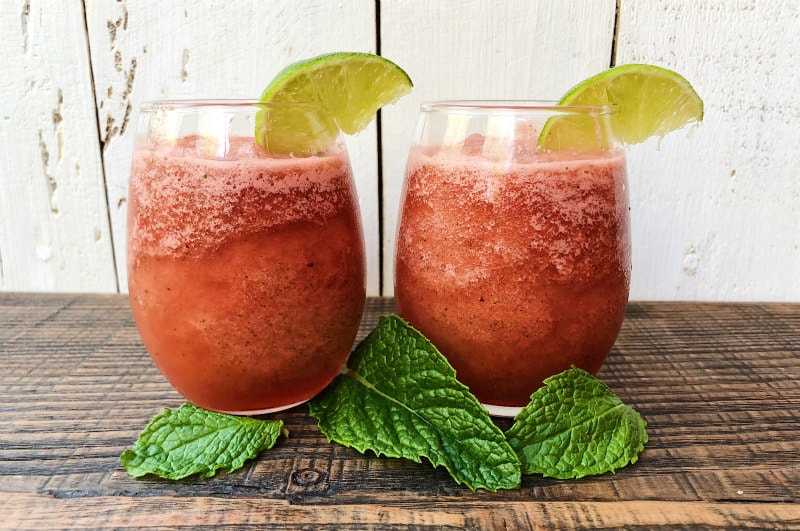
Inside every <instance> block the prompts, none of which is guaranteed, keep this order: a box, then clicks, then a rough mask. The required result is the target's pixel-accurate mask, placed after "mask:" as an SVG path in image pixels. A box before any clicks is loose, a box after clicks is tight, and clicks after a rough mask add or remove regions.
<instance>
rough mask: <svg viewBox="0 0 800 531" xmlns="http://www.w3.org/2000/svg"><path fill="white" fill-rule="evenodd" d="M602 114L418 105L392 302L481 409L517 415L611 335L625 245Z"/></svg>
mask: <svg viewBox="0 0 800 531" xmlns="http://www.w3.org/2000/svg"><path fill="white" fill-rule="evenodd" d="M611 113H613V109H611V108H608V107H559V106H557V105H556V103H555V102H534V101H526V102H508V101H506V102H503V101H471V102H435V103H428V104H424V105H423V106H422V108H421V111H420V115H419V119H418V124H417V130H416V134H415V138H414V142H413V145H412V147H411V152H410V155H409V158H408V163H407V168H406V175H405V181H404V188H403V194H402V199H401V208H400V216H399V222H398V233H397V240H396V249H395V284H394V294H395V299H396V303H397V309H398V313H399V314H400V316H402V317H403V318H405V319H406V320H408V321H409V323H410V324H411V325H413V326H414V327H416V328H417V329H418V330H420V331H421V332H422V333H423V334H425V335H426V336H427V337H428V338H429V339H430V340H431V342H432V343H433V344H434V345H436V346H437V347H438V348H439V350H440V351H441V352H442V354H444V355H445V357H447V359H448V360H449V361H450V363H451V364H452V365H453V366H454V368H455V369H456V371H457V377H458V379H459V380H460V381H461V382H463V383H464V384H466V385H467V386H468V387H469V388H470V390H471V391H472V392H473V393H474V394H475V395H476V397H477V398H478V399H479V400H480V401H481V402H482V403H483V404H484V405H485V406H486V407H487V409H488V410H489V412H490V413H492V414H495V415H504V416H512V415H514V414H516V412H518V411H519V409H520V408H521V407H522V406H524V405H526V404H527V403H528V402H529V400H530V396H531V394H532V393H533V392H534V391H535V390H536V389H537V388H539V387H540V386H541V385H542V381H543V380H544V379H545V378H547V377H549V376H552V375H554V374H556V373H559V372H561V371H563V370H566V369H568V368H570V366H572V365H575V366H577V367H580V368H582V369H585V370H587V371H589V372H591V373H595V372H597V371H598V370H599V369H600V366H601V365H602V364H603V363H604V361H605V359H606V357H607V355H608V354H609V351H610V350H611V348H612V345H613V344H614V341H615V339H616V337H617V334H618V333H619V330H620V327H621V324H622V320H623V314H624V312H625V306H626V303H627V300H628V290H629V284H630V272H631V244H630V223H629V213H628V210H629V208H628V190H627V175H626V162H625V153H624V151H623V150H622V148H621V147H620V146H619V145H618V143H617V142H616V141H615V140H614V138H613V134H612V132H611V129H610V127H609V120H608V116H610V114H611ZM543 130H544V133H543ZM575 131H589V132H590V135H589V137H588V138H578V139H577V140H576V133H575ZM569 139H571V141H569V142H568V141H567V140H569Z"/></svg>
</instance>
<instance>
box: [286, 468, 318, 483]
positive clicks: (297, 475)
mask: <svg viewBox="0 0 800 531" xmlns="http://www.w3.org/2000/svg"><path fill="white" fill-rule="evenodd" d="M326 476H327V474H326V473H325V472H323V471H322V470H317V469H316V468H304V469H302V470H296V471H295V472H294V474H293V475H292V483H294V484H295V485H297V486H299V487H311V486H312V485H317V484H319V483H321V482H322V481H323V480H324V479H325V477H326Z"/></svg>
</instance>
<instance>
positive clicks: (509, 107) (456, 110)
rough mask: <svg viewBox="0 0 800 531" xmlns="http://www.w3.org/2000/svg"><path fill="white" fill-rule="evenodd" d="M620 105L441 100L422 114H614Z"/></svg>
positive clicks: (424, 107) (431, 103)
mask: <svg viewBox="0 0 800 531" xmlns="http://www.w3.org/2000/svg"><path fill="white" fill-rule="evenodd" d="M617 110H618V105H616V104H609V105H559V104H558V102H557V101H555V100H441V101H426V102H423V103H422V104H421V105H420V112H450V113H453V114H468V115H483V114H487V113H489V112H492V113H505V114H516V113H522V114H525V113H536V112H561V113H565V114H569V113H576V114H591V115H602V114H614V113H616V112H617Z"/></svg>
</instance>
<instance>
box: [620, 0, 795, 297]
mask: <svg viewBox="0 0 800 531" xmlns="http://www.w3.org/2000/svg"><path fill="white" fill-rule="evenodd" d="M616 62H617V64H623V63H641V62H644V63H652V64H658V65H662V66H666V67H668V68H672V69H674V70H677V71H678V72H681V73H682V74H684V75H685V76H686V77H687V78H688V79H689V80H690V81H691V82H692V83H693V85H694V86H695V88H696V89H697V91H698V93H699V94H700V96H701V97H702V98H703V99H704V101H705V119H704V120H703V124H702V125H701V126H700V127H698V128H697V129H696V130H695V131H694V134H692V135H691V138H687V134H686V132H678V133H673V134H671V135H668V136H667V137H666V138H664V139H663V140H662V141H660V142H659V141H658V140H657V139H656V140H653V141H651V142H647V143H645V144H643V145H641V146H635V147H633V148H631V149H629V151H628V160H629V166H628V171H629V175H630V185H631V225H632V230H633V271H634V273H633V279H632V285H631V296H632V298H634V299H636V298H643V297H647V298H649V299H683V300H686V299H693V300H710V299H720V298H724V299H727V300H773V301H781V300H783V301H798V300H800V282H797V281H796V280H793V279H792V278H791V277H795V278H796V277H797V273H798V272H800V179H797V172H798V162H797V161H798V160H800V128H798V127H797V122H798V121H800V103H798V102H799V101H800V100H798V98H797V96H796V94H795V91H796V88H797V87H800V3H798V2H796V1H795V0H776V1H772V2H764V1H752V0H751V1H739V0H657V1H652V2H638V1H635V0H622V1H621V2H620V21H619V28H618V39H617V57H616ZM659 145H660V149H659ZM790 272H791V273H790ZM787 274H788V275H789V276H787Z"/></svg>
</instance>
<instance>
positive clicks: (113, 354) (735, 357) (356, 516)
mask: <svg viewBox="0 0 800 531" xmlns="http://www.w3.org/2000/svg"><path fill="white" fill-rule="evenodd" d="M391 311H393V301H392V300H391V299H388V298H384V299H370V300H369V301H368V308H367V312H366V315H365V318H364V322H363V324H362V328H361V331H360V334H359V337H364V336H365V335H366V333H367V332H368V331H369V330H371V329H372V328H373V327H374V326H375V325H376V324H377V319H378V316H379V315H382V314H385V313H389V312H391ZM599 376H600V377H601V378H602V379H603V381H605V382H606V383H607V384H608V385H609V386H610V387H611V388H612V389H613V390H614V391H615V392H616V393H617V394H618V396H619V397H620V398H621V399H622V400H623V401H624V402H626V403H628V404H630V405H631V406H633V407H634V408H636V409H637V410H638V411H639V412H640V413H641V414H642V416H643V417H644V418H645V419H646V420H647V422H648V433H649V435H650V441H649V443H648V445H647V446H646V448H645V450H644V452H643V453H642V454H641V456H640V460H639V462H638V463H636V464H635V465H633V466H630V467H627V468H625V469H622V470H620V471H618V472H617V473H616V474H614V475H603V476H599V477H590V478H584V479H582V480H577V481H560V480H553V479H545V478H542V477H539V476H526V477H524V479H523V482H522V486H521V488H520V489H519V490H516V491H504V492H499V493H486V492H482V491H478V492H471V491H469V489H467V488H465V487H461V486H458V485H456V484H455V483H454V481H453V480H452V479H451V478H450V477H449V476H448V475H447V473H446V472H444V471H442V470H441V469H433V468H432V467H430V465H429V464H427V463H425V464H416V463H413V462H410V461H405V460H400V459H388V458H376V457H375V456H374V455H372V454H369V455H366V456H365V455H361V454H359V453H358V452H356V451H354V450H352V449H348V448H344V447H342V446H339V445H336V444H332V443H329V442H327V441H326V439H325V437H324V436H322V435H321V433H320V432H319V430H318V428H317V427H316V424H315V422H314V421H313V419H310V418H309V416H308V414H307V408H306V406H299V407H297V408H295V409H292V410H289V411H286V412H282V413H277V414H274V415H272V417H274V418H281V419H283V420H284V422H285V423H286V426H287V428H288V429H289V431H290V433H291V435H290V437H289V438H288V439H281V440H280V441H279V443H278V445H277V446H276V447H275V448H273V449H272V450H269V451H267V452H264V453H262V454H261V455H260V456H259V457H258V458H257V459H256V460H254V461H251V462H249V463H248V464H246V465H245V467H244V468H243V469H242V470H239V471H237V472H235V473H233V474H227V475H226V474H223V475H220V476H219V477H217V478H214V479H210V480H197V479H188V480H184V481H180V482H166V481H161V480H157V479H152V478H148V479H144V480H134V479H132V478H130V477H129V476H128V475H127V474H126V473H125V471H124V469H122V468H121V466H120V465H119V454H120V453H121V452H122V451H123V450H124V449H125V448H127V447H130V446H131V445H132V444H133V442H134V440H135V439H136V436H137V435H138V432H139V431H140V430H141V429H142V428H143V427H144V426H145V425H146V424H147V422H148V421H149V420H150V418H152V416H153V415H155V414H156V413H158V412H159V411H161V410H162V409H163V408H164V407H177V406H178V405H180V403H181V402H182V400H181V398H180V396H178V395H177V394H176V393H175V391H173V390H172V388H171V387H170V386H169V385H168V384H167V383H166V381H165V380H164V379H163V377H161V375H160V374H159V373H158V371H157V370H156V369H155V367H154V366H153V365H152V362H151V361H150V359H149V357H148V356H147V354H146V353H145V351H144V349H143V347H142V346H141V343H140V341H139V338H138V334H137V331H136V328H135V326H134V324H133V321H132V318H131V315H130V311H129V308H128V302H127V298H126V297H124V296H120V295H56V294H15V293H3V294H0V515H2V517H0V529H67V528H77V527H80V528H100V527H102V528H126V527H128V528H129V527H136V528H151V529H178V528H181V527H184V528H185V527H196V528H203V529H217V528H221V527H225V528H226V529H227V528H231V529H244V528H248V527H252V526H261V528H266V529H409V528H411V529H540V528H541V529H544V528H576V527H578V528H593V529H620V528H625V529H653V528H675V527H681V526H686V527H689V528H692V529H746V528H753V529H763V528H770V529H800V496H799V495H798V493H800V458H798V455H800V305H798V304H743V303H741V304H740V303H688V302H684V303H678V302H634V303H631V304H630V305H629V308H628V312H627V315H626V320H625V323H624V325H623V329H622V331H621V333H620V336H619V339H618V341H617V343H616V345H615V347H614V350H613V351H612V353H611V355H610V356H609V359H608V361H607V363H606V364H605V366H604V367H603V369H602V370H601V372H600V375H599ZM497 422H498V425H500V426H501V428H507V427H508V424H509V421H508V420H503V419H497Z"/></svg>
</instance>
